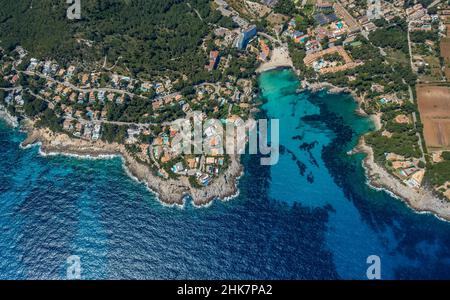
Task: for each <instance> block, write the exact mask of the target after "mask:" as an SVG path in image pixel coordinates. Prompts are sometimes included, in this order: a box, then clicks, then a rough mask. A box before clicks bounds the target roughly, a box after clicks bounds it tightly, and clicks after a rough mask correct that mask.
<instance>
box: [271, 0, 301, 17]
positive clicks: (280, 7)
mask: <svg viewBox="0 0 450 300" xmlns="http://www.w3.org/2000/svg"><path fill="white" fill-rule="evenodd" d="M273 10H274V12H276V13H279V14H283V15H288V16H292V15H294V14H295V13H296V12H297V7H296V6H295V4H294V2H293V1H292V0H279V1H278V3H277V4H276V5H275V7H274V8H273Z"/></svg>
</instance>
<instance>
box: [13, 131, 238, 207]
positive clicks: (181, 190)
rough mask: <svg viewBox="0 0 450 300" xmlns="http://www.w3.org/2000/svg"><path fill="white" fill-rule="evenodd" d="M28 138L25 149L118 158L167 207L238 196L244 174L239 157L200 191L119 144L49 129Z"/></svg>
mask: <svg viewBox="0 0 450 300" xmlns="http://www.w3.org/2000/svg"><path fill="white" fill-rule="evenodd" d="M27 131H28V136H27V138H26V139H25V140H24V141H23V142H22V144H21V146H22V147H29V146H31V145H34V144H39V145H40V150H41V152H42V153H44V154H48V155H50V154H61V155H76V156H87V157H92V158H96V157H99V158H101V157H104V156H112V155H117V156H120V157H122V158H123V161H124V166H125V168H126V169H127V170H128V171H129V173H130V174H131V175H132V176H134V177H135V178H137V179H138V180H139V181H140V182H143V183H145V184H146V185H147V186H148V187H149V189H150V190H152V191H153V192H154V193H155V194H156V195H157V197H158V199H159V200H160V201H161V202H163V203H165V204H168V205H184V199H185V198H186V196H189V197H190V198H191V199H192V202H193V204H194V205H195V206H204V205H207V204H209V203H210V202H211V201H213V200H214V199H227V198H229V197H233V196H235V195H236V194H237V192H238V189H237V180H238V178H239V177H240V176H241V174H242V172H243V168H242V166H241V164H240V161H239V157H238V156H233V157H231V161H230V166H229V168H228V169H227V170H226V171H225V172H224V174H222V175H220V176H219V177H217V178H216V179H215V180H214V181H213V182H212V183H211V184H210V185H208V186H205V187H202V188H201V189H197V188H193V187H192V186H191V184H190V183H189V180H188V179H187V178H180V179H163V178H161V177H160V176H158V175H157V174H154V172H153V171H152V170H151V169H150V168H149V166H147V165H145V164H143V163H140V162H138V161H137V160H136V159H135V158H134V157H133V156H132V155H130V153H129V152H128V151H127V150H126V149H125V146H124V145H121V144H118V143H106V142H103V141H96V142H92V141H86V140H82V139H74V138H71V137H69V136H68V135H67V134H61V133H54V132H51V131H50V130H48V129H36V128H30V127H28V128H27Z"/></svg>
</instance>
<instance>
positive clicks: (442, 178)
mask: <svg viewBox="0 0 450 300" xmlns="http://www.w3.org/2000/svg"><path fill="white" fill-rule="evenodd" d="M426 179H427V181H428V182H429V183H430V184H432V185H433V186H441V185H443V184H444V183H445V182H446V181H449V180H450V160H445V161H442V162H440V163H436V164H432V165H430V166H429V167H428V169H427V176H426Z"/></svg>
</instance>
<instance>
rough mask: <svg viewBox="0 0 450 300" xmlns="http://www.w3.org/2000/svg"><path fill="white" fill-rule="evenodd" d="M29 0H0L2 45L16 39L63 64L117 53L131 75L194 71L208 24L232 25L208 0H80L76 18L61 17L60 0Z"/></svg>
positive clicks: (114, 57)
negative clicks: (32, 0)
mask: <svg viewBox="0 0 450 300" xmlns="http://www.w3.org/2000/svg"><path fill="white" fill-rule="evenodd" d="M30 2H31V1H20V2H17V3H16V2H13V1H8V0H0V7H2V9H1V11H0V40H2V43H3V44H4V45H6V47H7V49H13V48H14V47H15V46H16V45H17V44H19V43H20V44H21V45H22V46H23V47H24V48H26V49H27V50H29V51H30V55H31V56H34V57H37V58H45V57H52V58H54V59H56V60H57V61H58V62H61V63H63V64H69V63H71V62H77V61H78V62H83V63H85V62H88V63H90V64H91V65H94V64H96V63H97V62H99V61H102V59H103V58H104V57H105V56H107V60H108V62H110V63H112V62H115V61H116V60H117V59H118V58H119V57H121V60H120V62H119V67H120V68H122V69H123V70H129V71H130V73H131V75H143V74H149V75H155V74H157V75H161V74H167V75H172V76H173V77H175V78H176V77H178V78H179V77H181V75H182V74H184V75H187V76H188V77H190V76H192V75H195V74H196V73H198V71H199V70H203V66H204V64H205V61H206V59H207V57H206V54H205V53H204V52H203V51H201V50H200V48H199V46H200V45H201V43H202V40H203V38H204V37H205V36H206V35H207V34H208V33H209V28H208V23H220V24H222V23H223V25H227V26H228V25H232V24H230V23H229V20H227V19H224V20H222V16H221V15H220V14H218V12H216V11H212V10H211V7H210V1H209V0H189V4H190V5H191V7H192V8H190V7H189V6H188V5H187V3H188V1H183V0H165V1H159V0H128V1H122V0H99V1H95V0H84V1H83V5H82V19H81V20H79V21H71V20H68V19H67V18H66V9H67V7H68V5H67V4H66V2H65V1H52V0H40V1H34V2H33V8H32V9H30ZM193 9H196V10H197V11H198V12H199V14H200V15H201V16H202V18H203V21H202V20H201V19H200V18H199V17H198V16H197V14H196V13H195V11H194V10H193ZM180 16H183V17H182V18H180ZM24 20H26V22H27V23H28V24H32V26H23V22H24Z"/></svg>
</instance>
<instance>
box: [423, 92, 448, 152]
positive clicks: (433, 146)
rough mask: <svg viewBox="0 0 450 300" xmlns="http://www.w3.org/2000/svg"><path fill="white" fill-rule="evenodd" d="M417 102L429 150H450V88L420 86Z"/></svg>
mask: <svg viewBox="0 0 450 300" xmlns="http://www.w3.org/2000/svg"><path fill="white" fill-rule="evenodd" d="M417 101H418V105H419V112H420V117H421V120H422V123H423V126H424V137H425V143H426V145H427V147H428V149H429V150H431V151H433V150H448V149H450V87H449V86H445V85H444V86H436V85H433V86H431V85H418V86H417Z"/></svg>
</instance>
